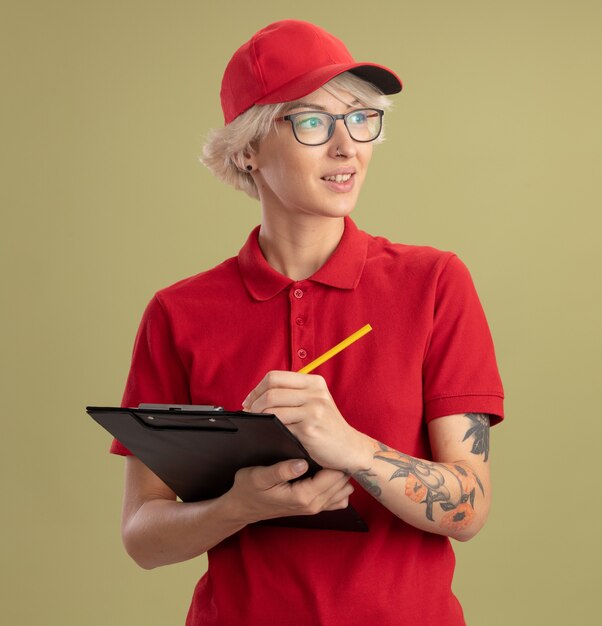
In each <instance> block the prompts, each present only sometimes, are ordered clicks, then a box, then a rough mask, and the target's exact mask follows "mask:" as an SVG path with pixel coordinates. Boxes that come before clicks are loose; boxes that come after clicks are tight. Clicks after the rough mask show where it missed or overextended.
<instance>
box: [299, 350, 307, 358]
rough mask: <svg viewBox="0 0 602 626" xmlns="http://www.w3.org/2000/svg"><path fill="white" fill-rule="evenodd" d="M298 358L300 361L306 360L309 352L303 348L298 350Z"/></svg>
mask: <svg viewBox="0 0 602 626" xmlns="http://www.w3.org/2000/svg"><path fill="white" fill-rule="evenodd" d="M297 356H298V357H299V358H300V359H305V358H306V357H307V351H306V350H304V349H303V348H300V349H299V350H297Z"/></svg>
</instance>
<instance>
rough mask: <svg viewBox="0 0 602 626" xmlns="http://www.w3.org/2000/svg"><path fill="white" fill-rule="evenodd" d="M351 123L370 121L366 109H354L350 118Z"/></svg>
mask: <svg viewBox="0 0 602 626" xmlns="http://www.w3.org/2000/svg"><path fill="white" fill-rule="evenodd" d="M347 119H348V120H349V123H350V124H365V123H366V122H367V121H368V115H367V113H366V111H354V112H353V113H352V114H351V115H350V116H349V117H348V118H347Z"/></svg>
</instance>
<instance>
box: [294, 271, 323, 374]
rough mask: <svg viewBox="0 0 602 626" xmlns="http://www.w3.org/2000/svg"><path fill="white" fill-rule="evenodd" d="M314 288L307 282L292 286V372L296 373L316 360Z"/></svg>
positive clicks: (296, 283)
mask: <svg viewBox="0 0 602 626" xmlns="http://www.w3.org/2000/svg"><path fill="white" fill-rule="evenodd" d="M314 291H315V289H314V286H313V285H312V284H311V283H309V282H307V281H300V282H295V283H293V284H292V285H291V287H290V291H289V299H290V303H291V309H290V310H291V314H290V331H291V334H290V336H291V370H292V371H294V372H296V371H297V370H300V369H301V368H302V367H305V366H306V365H307V364H308V363H310V362H311V361H312V360H313V359H315V358H316V357H315V350H314V316H313V297H314V293H313V292H314Z"/></svg>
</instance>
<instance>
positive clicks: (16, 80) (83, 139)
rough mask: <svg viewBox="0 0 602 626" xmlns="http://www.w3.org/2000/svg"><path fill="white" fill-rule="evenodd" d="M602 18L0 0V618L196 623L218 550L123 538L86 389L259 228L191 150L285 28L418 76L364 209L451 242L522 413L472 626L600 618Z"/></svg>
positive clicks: (589, 13) (504, 436)
mask: <svg viewBox="0 0 602 626" xmlns="http://www.w3.org/2000/svg"><path fill="white" fill-rule="evenodd" d="M599 7H600V3H599V2H596V1H591V2H588V1H586V0H580V1H579V0H573V1H572V2H568V1H567V2H558V1H554V0H551V1H530V0H523V1H519V0H506V1H505V2H500V1H496V2H489V1H486V0H481V1H476V0H475V1H465V2H464V1H461V0H460V1H458V2H447V1H443V0H438V1H431V2H396V3H394V2H379V1H377V0H372V1H371V2H355V1H353V0H349V1H347V2H344V3H327V2H324V1H320V2H318V1H314V0H305V1H303V2H299V1H296V2H289V1H286V0H279V1H278V2H276V1H275V0H270V1H268V2H241V1H238V0H237V1H235V2H201V1H195V2H193V1H190V0H186V1H178V2H159V1H157V0H154V1H150V0H145V1H142V0H140V1H130V0H122V1H120V2H116V1H104V2H86V1H82V0H80V1H72V2H67V1H55V2H43V1H41V0H39V1H36V2H33V1H27V0H20V1H18V2H17V1H13V2H3V3H2V8H1V10H0V11H1V12H0V24H1V27H0V28H1V31H2V32H0V46H1V49H0V64H1V66H2V82H1V89H2V98H1V101H0V107H1V115H0V119H1V120H2V132H1V150H0V154H1V156H0V158H1V159H2V161H1V163H0V167H1V172H2V177H3V179H4V180H3V182H2V185H1V188H0V194H1V208H2V228H1V233H2V240H3V241H2V264H1V267H2V274H3V276H2V292H3V304H2V309H1V310H2V317H3V320H2V324H1V329H2V334H3V336H2V343H1V351H0V352H1V358H2V361H3V373H2V377H1V381H2V396H1V397H2V442H3V451H2V455H1V459H2V471H1V477H2V486H1V493H2V500H3V502H2V513H1V515H0V520H1V521H0V524H1V526H2V532H1V543H2V555H1V557H2V573H1V576H2V581H1V584H0V594H1V595H2V597H1V602H0V606H1V607H2V608H1V609H0V611H1V613H0V621H1V622H2V623H3V624H10V625H11V626H17V625H28V626H29V625H32V624H44V625H52V626H54V625H57V626H59V625H60V626H72V625H73V626H76V625H77V626H82V625H86V626H97V625H98V626H100V625H102V626H104V625H109V624H111V625H115V624H117V625H121V624H145V625H146V626H153V625H161V626H165V625H166V624H182V623H183V622H184V616H185V614H186V611H187V607H188V603H189V599H190V596H191V593H192V589H193V586H194V584H195V582H196V580H197V578H198V577H199V575H200V574H201V573H202V572H203V571H204V568H205V565H206V562H205V560H204V558H199V559H195V560H193V561H191V562H188V563H184V564H180V565H175V566H171V567H166V568H161V569H158V570H153V571H144V570H141V569H139V568H137V566H136V565H135V564H134V563H133V562H132V561H130V560H129V558H128V557H127V556H126V555H125V553H124V551H123V549H122V547H121V543H120V537H119V516H120V506H121V492H122V473H123V461H122V460H121V459H120V458H116V457H112V456H110V455H109V454H108V446H109V442H110V437H109V436H108V435H107V433H105V432H104V431H103V430H102V429H100V428H99V427H98V426H97V425H96V424H94V423H93V422H92V420H91V419H90V418H89V417H88V416H87V415H86V414H85V413H84V406H85V405H87V404H116V403H118V402H119V401H120V398H121V393H122V389H123V385H124V381H125V377H126V374H127V370H128V365H129V358H130V354H131V348H132V343H133V340H134V335H135V331H136V328H137V325H138V322H139V319H140V316H141V314H142V311H143V309H144V306H145V305H146V303H147V301H148V300H149V299H150V298H151V296H152V294H153V293H154V292H155V291H156V290H157V289H159V288H161V287H164V286H166V285H168V284H170V283H172V282H175V281H176V280H178V279H180V278H183V277H185V276H188V275H191V274H195V273H197V272H199V271H201V270H203V269H206V268H209V267H211V266H213V265H215V264H216V263H218V262H219V261H221V260H223V259H224V258H225V257H228V256H232V255H234V254H236V253H237V251H238V250H239V248H240V246H241V245H242V244H243V242H244V240H245V238H246V235H247V233H248V231H249V230H250V229H251V228H252V227H253V226H254V225H255V224H256V223H258V219H259V211H258V205H257V203H256V202H254V201H252V200H251V199H249V198H247V197H246V196H243V195H242V194H240V193H238V192H235V191H233V190H231V189H229V188H226V187H225V186H223V185H221V184H220V183H218V182H217V181H215V180H214V179H213V178H212V177H211V175H210V174H209V173H208V172H207V171H206V170H205V169H204V168H203V167H202V166H201V165H200V164H199V163H198V160H197V159H198V155H199V154H200V149H201V144H202V141H203V137H204V136H205V134H206V132H207V131H208V129H209V128H211V127H213V126H217V125H221V123H222V118H221V111H220V108H219V99H218V93H219V86H220V80H221V75H222V72H223V69H224V67H225V64H226V62H227V61H228V59H229V58H230V56H231V54H232V53H233V51H234V50H235V48H236V47H238V46H239V45H240V44H241V43H242V42H244V41H245V40H247V39H248V38H249V37H250V36H251V34H252V33H254V32H255V31H256V30H258V29H259V28H261V27H262V26H264V25H266V24H267V23H269V22H272V21H275V20H277V19H282V18H289V17H294V18H300V19H307V20H309V21H313V22H316V23H318V24H319V25H321V26H323V27H324V28H326V29H327V30H330V31H331V32H333V33H334V34H336V35H337V36H339V37H340V38H342V39H343V40H344V41H345V42H346V43H347V45H348V46H349V48H350V49H351V51H352V53H353V54H354V56H355V57H356V58H357V59H358V60H369V61H376V62H380V63H383V64H386V65H389V66H390V67H392V68H394V69H395V70H396V71H397V72H398V73H399V74H400V76H401V77H402V78H403V80H404V84H405V90H404V92H403V93H402V94H401V95H400V96H398V97H396V98H395V101H396V107H395V109H394V111H392V112H391V113H390V114H388V115H387V119H386V122H387V137H388V138H387V141H386V142H385V143H384V144H383V145H382V146H379V147H378V148H377V149H376V151H375V156H374V159H373V164H372V169H371V172H370V176H369V177H368V181H367V184H366V186H365V188H364V190H363V193H362V197H361V199H360V203H359V206H358V208H357V210H356V212H355V214H354V217H355V219H356V221H357V223H358V224H359V225H360V227H362V228H364V229H366V230H368V231H369V232H371V233H372V234H375V235H384V236H387V237H388V238H390V239H392V240H394V241H401V242H405V243H411V244H429V245H433V246H436V247H439V248H442V249H446V250H454V251H455V252H457V253H458V254H459V255H460V257H461V258H462V259H463V260H464V262H465V263H466V264H467V265H468V267H469V268H470V269H471V272H472V274H473V278H474V280H475V283H476V285H477V289H478V291H479V294H480V296H481V299H482V302H483V305H484V307H485V310H486V313H487V316H488V319H489V322H490V326H491V329H492V333H493V336H494V340H495V343H496V349H497V355H498V359H499V365H500V369H501V372H502V376H503V380H504V383H505V388H506V394H507V402H506V410H507V420H506V421H505V422H504V423H503V424H502V425H500V426H498V427H496V428H495V429H494V430H493V432H492V469H493V480H494V505H493V508H492V511H491V516H490V520H489V522H488V524H487V526H486V527H485V528H484V529H483V531H482V532H481V533H480V534H479V535H478V536H477V537H476V538H475V539H474V540H472V541H471V542H469V543H466V544H455V547H456V553H457V557H458V567H457V573H456V578H455V583H454V589H455V591H456V593H457V594H458V596H459V597H460V600H461V602H462V604H463V606H464V609H465V613H466V617H467V621H468V623H469V624H470V625H487V626H495V625H498V624H500V625H501V624H516V625H523V624H524V625H534V624H546V625H551V624H565V623H569V622H570V623H579V624H593V623H595V622H597V617H599V609H598V597H597V596H598V595H599V582H600V577H599V556H600V532H599V529H600V503H599V498H600V496H599V491H598V489H597V487H598V472H599V463H596V455H597V449H598V446H597V443H598V441H599V439H600V436H601V435H602V431H601V428H600V417H599V410H597V409H595V407H596V398H595V396H597V393H596V392H597V391H598V389H599V387H600V353H601V334H600V330H599V323H598V322H599V319H600V304H601V287H600V284H601V281H600V266H601V263H600V262H601V258H600V257H601V253H600V226H601V224H600V219H599V217H598V212H599V210H600V205H601V200H602V193H601V191H600V181H599V176H600V163H601V152H602V151H601V145H602V138H601V127H602V126H601V124H600V111H601V110H602V97H601V96H602V89H601V85H600V76H601V67H600V60H601V58H602V45H601V43H600V23H601V17H602V11H601V10H600V8H599ZM596 173H597V175H598V177H597V179H596V177H595V174H596ZM391 592H392V593H394V590H391Z"/></svg>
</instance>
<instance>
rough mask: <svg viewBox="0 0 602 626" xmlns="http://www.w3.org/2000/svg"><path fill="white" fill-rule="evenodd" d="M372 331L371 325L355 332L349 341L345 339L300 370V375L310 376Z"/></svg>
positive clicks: (348, 338)
mask: <svg viewBox="0 0 602 626" xmlns="http://www.w3.org/2000/svg"><path fill="white" fill-rule="evenodd" d="M371 330H372V326H370V324H366V325H365V326H363V327H362V328H360V329H359V330H357V331H355V332H354V333H353V335H349V337H347V339H343V341H341V343H337V345H336V346H334V348H330V350H328V352H325V353H324V354H323V355H322V356H319V357H318V358H317V359H315V360H314V361H312V362H311V363H308V364H307V365H306V366H305V367H302V368H301V369H300V370H299V374H309V373H310V372H312V371H313V370H315V369H316V367H318V366H319V365H322V363H325V362H326V361H328V359H331V358H332V357H333V356H334V355H335V354H338V353H339V352H341V350H344V349H345V348H346V347H347V346H350V345H351V344H352V343H353V342H354V341H357V340H358V339H359V338H360V337H363V336H364V335H366V334H368V333H369V332H370V331H371Z"/></svg>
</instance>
